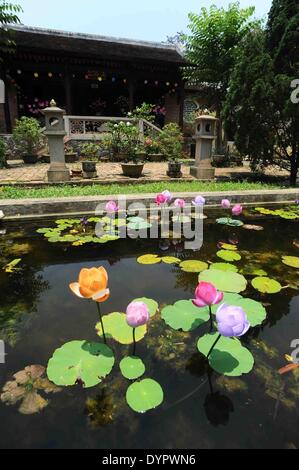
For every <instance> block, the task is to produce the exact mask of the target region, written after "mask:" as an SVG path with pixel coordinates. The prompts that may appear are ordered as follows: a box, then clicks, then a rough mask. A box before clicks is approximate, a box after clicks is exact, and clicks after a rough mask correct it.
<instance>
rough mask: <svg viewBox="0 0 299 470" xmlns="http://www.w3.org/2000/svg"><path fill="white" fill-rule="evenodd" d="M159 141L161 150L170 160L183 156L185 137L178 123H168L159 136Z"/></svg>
mask: <svg viewBox="0 0 299 470" xmlns="http://www.w3.org/2000/svg"><path fill="white" fill-rule="evenodd" d="M158 142H159V147H160V149H161V152H162V153H163V154H164V156H165V157H166V158H168V159H169V160H176V159H177V158H180V157H181V156H182V152H183V142H184V137H183V134H182V132H181V129H180V127H179V126H178V125H177V124H175V123H170V124H166V126H164V128H163V130H162V132H161V134H160V135H159V137H158Z"/></svg>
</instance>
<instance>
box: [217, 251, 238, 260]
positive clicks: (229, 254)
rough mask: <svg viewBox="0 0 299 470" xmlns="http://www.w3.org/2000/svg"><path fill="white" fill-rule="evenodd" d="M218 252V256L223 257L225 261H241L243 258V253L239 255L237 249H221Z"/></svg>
mask: <svg viewBox="0 0 299 470" xmlns="http://www.w3.org/2000/svg"><path fill="white" fill-rule="evenodd" d="M216 254H217V256H218V258H221V259H223V260H224V261H240V259H242V257H241V255H239V253H236V252H235V251H229V250H220V251H217V253H216Z"/></svg>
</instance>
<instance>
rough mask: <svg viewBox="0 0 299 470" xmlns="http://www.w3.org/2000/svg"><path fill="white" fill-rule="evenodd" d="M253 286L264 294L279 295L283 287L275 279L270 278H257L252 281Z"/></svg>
mask: <svg viewBox="0 0 299 470" xmlns="http://www.w3.org/2000/svg"><path fill="white" fill-rule="evenodd" d="M251 284H252V286H253V287H254V288H255V289H257V290H258V291H259V292H262V293H263V294H277V293H278V292H280V291H281V289H282V286H281V284H280V283H279V282H278V281H275V279H270V278H269V277H255V278H254V279H253V280H252V281H251Z"/></svg>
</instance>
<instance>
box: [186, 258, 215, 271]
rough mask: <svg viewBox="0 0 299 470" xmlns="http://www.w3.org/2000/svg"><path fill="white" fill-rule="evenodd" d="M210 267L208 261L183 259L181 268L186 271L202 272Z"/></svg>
mask: <svg viewBox="0 0 299 470" xmlns="http://www.w3.org/2000/svg"><path fill="white" fill-rule="evenodd" d="M208 267H209V265H208V263H205V262H204V261H199V260H192V259H191V260H188V261H182V262H181V264H180V268H182V271H185V272H186V273H200V272H202V271H204V270H205V269H207V268H208Z"/></svg>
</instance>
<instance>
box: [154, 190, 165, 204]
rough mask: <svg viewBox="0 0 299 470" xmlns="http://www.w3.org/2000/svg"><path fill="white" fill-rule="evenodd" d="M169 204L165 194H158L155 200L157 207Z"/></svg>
mask: <svg viewBox="0 0 299 470" xmlns="http://www.w3.org/2000/svg"><path fill="white" fill-rule="evenodd" d="M166 202H167V198H166V196H164V194H162V193H161V194H157V196H156V198H155V203H156V204H157V206H161V204H165V203H166Z"/></svg>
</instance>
